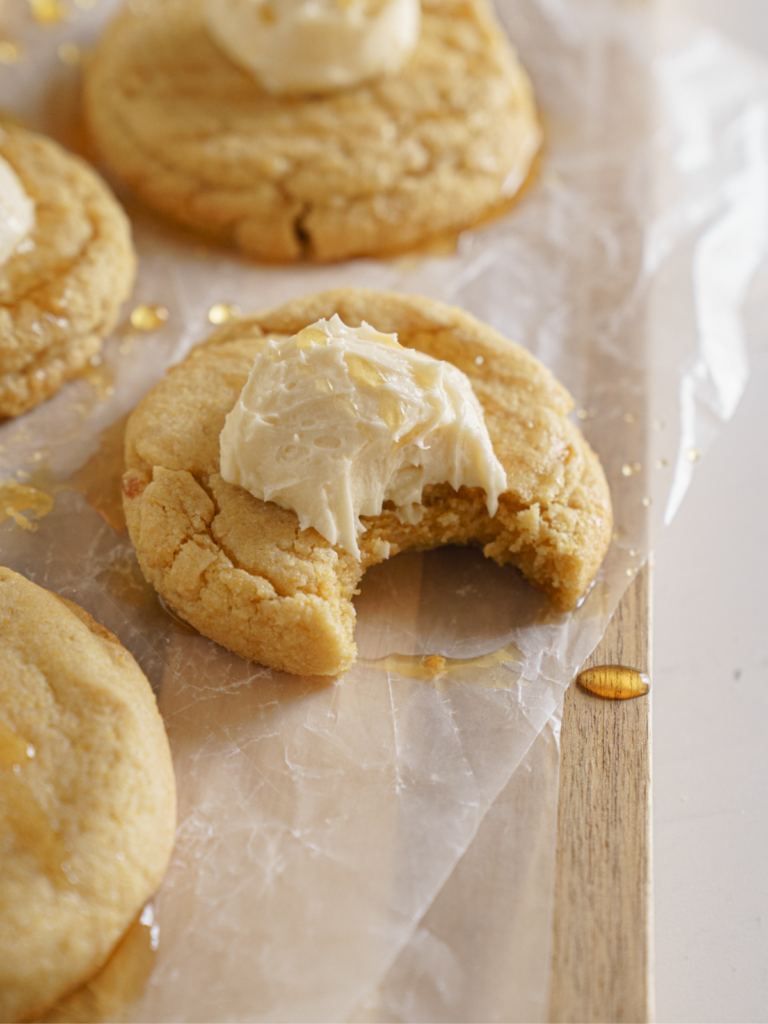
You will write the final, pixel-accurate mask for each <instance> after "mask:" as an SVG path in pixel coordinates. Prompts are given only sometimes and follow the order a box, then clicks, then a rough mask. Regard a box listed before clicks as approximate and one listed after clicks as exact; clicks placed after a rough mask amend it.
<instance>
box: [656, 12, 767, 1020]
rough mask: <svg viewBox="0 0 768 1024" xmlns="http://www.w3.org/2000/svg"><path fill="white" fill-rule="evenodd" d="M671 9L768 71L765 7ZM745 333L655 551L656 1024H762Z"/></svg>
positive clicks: (763, 903)
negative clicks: (742, 376) (736, 390)
mask: <svg viewBox="0 0 768 1024" xmlns="http://www.w3.org/2000/svg"><path fill="white" fill-rule="evenodd" d="M666 2H667V3H668V4H670V5H671V6H673V7H675V8H677V9H679V10H680V11H690V12H691V13H693V14H695V15H696V16H697V17H699V18H703V19H705V20H707V21H709V22H710V23H711V24H712V25H713V26H715V27H716V28H718V29H720V30H722V31H723V32H725V33H726V34H727V35H729V36H730V37H731V38H732V39H734V40H735V41H737V42H739V43H741V44H742V45H744V46H745V47H747V48H749V49H751V50H752V51H753V52H757V53H759V54H761V55H762V56H763V57H764V58H765V59H766V60H767V61H768V0H666ZM675 13H677V11H676V12H675ZM756 289H757V290H758V291H760V292H762V295H763V297H765V296H767V295H768V280H763V281H759V282H756ZM763 308H765V305H763ZM750 327H751V331H750V333H751V336H752V338H753V341H754V344H753V353H754V359H753V365H752V375H751V378H750V382H749V385H748V388H747V392H746V395H745V397H744V399H743V401H742V403H741V405H740V406H739V408H738V410H737V412H736V415H735V417H734V419H733V421H732V422H731V423H730V424H729V425H728V426H727V427H726V428H725V429H724V430H723V433H722V435H721V437H720V438H719V440H718V441H717V442H716V444H715V445H714V447H713V448H712V449H711V451H710V452H709V453H708V455H707V457H706V458H705V459H704V461H703V462H702V463H701V464H700V466H699V467H698V468H697V472H696V474H695V476H694V480H693V484H692V486H691V489H690V491H689V493H688V495H687V497H686V500H685V501H684V502H683V505H682V508H681V510H680V512H679V514H678V516H677V518H676V519H675V521H674V522H673V523H672V525H671V526H670V527H669V528H668V529H667V530H666V531H665V532H664V534H663V535H662V537H661V539H660V541H659V543H658V545H657V549H656V568H655V609H654V619H655V622H654V648H655V649H654V693H653V730H654V735H653V748H654V749H653V771H654V801H655V806H654V852H655V914H656V992H657V1000H656V1002H657V1019H658V1020H659V1021H660V1022H667V1021H734V1022H736V1021H739V1022H740V1021H766V1020H768V742H766V735H767V733H768V457H767V456H766V451H767V450H768V323H759V322H753V323H752V324H751V325H750Z"/></svg>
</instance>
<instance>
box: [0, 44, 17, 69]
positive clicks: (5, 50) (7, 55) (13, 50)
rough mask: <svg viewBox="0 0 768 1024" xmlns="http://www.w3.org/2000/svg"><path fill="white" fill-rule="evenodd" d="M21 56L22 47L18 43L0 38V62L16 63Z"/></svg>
mask: <svg viewBox="0 0 768 1024" xmlns="http://www.w3.org/2000/svg"><path fill="white" fill-rule="evenodd" d="M21 57H22V49H21V47H20V46H19V44H18V43H12V42H11V41H10V39H0V64H17V63H18V62H19V61H20V60H21Z"/></svg>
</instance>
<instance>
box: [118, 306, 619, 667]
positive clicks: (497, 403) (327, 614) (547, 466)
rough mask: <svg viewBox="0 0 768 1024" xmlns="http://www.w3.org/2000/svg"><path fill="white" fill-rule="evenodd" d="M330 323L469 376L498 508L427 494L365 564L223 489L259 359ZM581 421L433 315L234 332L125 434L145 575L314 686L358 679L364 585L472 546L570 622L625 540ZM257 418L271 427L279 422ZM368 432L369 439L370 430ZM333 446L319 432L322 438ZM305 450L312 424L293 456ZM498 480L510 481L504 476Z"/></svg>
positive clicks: (391, 311)
mask: <svg viewBox="0 0 768 1024" xmlns="http://www.w3.org/2000/svg"><path fill="white" fill-rule="evenodd" d="M334 314H338V316H339V317H340V318H341V320H342V321H343V322H344V324H347V325H349V326H351V327H359V326H360V325H361V324H362V323H363V322H366V323H368V324H370V325H371V326H372V327H373V328H375V330H376V331H380V332H389V333H393V334H396V335H397V339H398V342H399V343H400V344H401V345H402V346H405V347H406V348H410V349H415V350H418V352H419V353H423V354H425V355H427V356H432V357H434V358H435V359H437V360H443V361H446V362H447V363H450V364H452V366H454V367H457V368H458V369H459V370H461V371H463V373H464V374H465V375H466V377H467V378H468V380H469V382H470V384H471V389H472V391H473V393H474V396H475V397H476V399H477V402H478V403H479V407H481V408H482V411H483V414H484V419H485V425H486V427H487V431H488V435H489V437H490V440H491V442H492V446H493V452H494V453H495V456H496V458H497V459H498V461H499V463H500V465H501V467H502V469H503V473H504V474H505V476H506V484H505V486H504V487H503V491H502V493H500V494H498V498H497V503H496V505H495V507H494V504H493V502H489V500H488V499H489V495H488V494H487V493H486V491H485V490H484V489H483V487H481V486H476V485H470V486H464V485H460V486H458V487H454V486H452V485H451V484H450V483H448V482H431V483H426V484H425V485H424V486H423V490H422V495H421V508H420V510H419V515H417V516H404V515H402V514H400V512H401V510H398V509H397V508H395V507H394V504H393V502H391V501H386V502H385V504H384V506H383V508H382V511H381V512H380V513H379V514H378V515H370V514H362V515H361V516H360V521H361V525H362V528H363V529H362V533H360V534H359V535H358V537H357V544H358V552H359V557H358V556H356V555H355V554H354V553H353V552H352V551H350V550H348V549H346V548H345V547H344V546H343V545H342V544H341V543H339V542H338V540H337V543H332V542H331V540H329V539H328V536H331V534H328V531H327V530H324V533H325V534H326V536H324V535H323V533H321V532H320V530H323V529H324V528H323V526H322V525H321V520H320V519H318V520H317V521H318V528H317V529H316V528H314V527H312V526H309V527H306V528H303V529H302V523H301V522H300V518H299V514H297V512H296V511H295V510H292V509H291V508H289V507H287V503H286V501H285V493H287V492H285V491H284V492H283V493H282V494H281V495H276V494H273V496H274V497H275V500H274V501H272V500H264V498H263V497H257V496H256V495H255V494H254V493H253V488H252V489H251V490H248V489H246V487H245V486H241V485H240V484H239V483H232V482H227V480H225V479H224V476H223V475H222V457H221V442H220V435H221V433H222V430H223V428H224V425H225V421H226V420H227V417H228V415H229V414H230V413H231V412H232V410H233V409H234V408H235V406H236V405H237V403H238V401H239V399H240V396H241V393H242V392H243V388H244V386H245V384H246V382H247V381H248V378H249V374H250V372H251V369H252V367H254V363H255V360H257V358H259V357H260V356H262V355H264V356H265V357H266V358H272V356H271V354H270V353H271V352H272V351H273V348H274V346H272V347H271V346H270V342H271V341H272V342H280V340H281V339H287V338H288V337H290V336H291V335H295V334H297V332H301V331H302V330H303V329H305V328H307V327H308V326H309V325H312V324H314V323H315V322H316V321H319V320H320V319H321V318H326V319H330V318H331V317H333V316H334ZM310 372H311V371H310ZM382 373H383V374H384V375H385V376H386V374H387V371H386V370H384V371H382ZM365 376H368V377H369V380H368V383H367V384H366V383H365V381H364V382H363V385H362V386H363V387H370V388H371V389H373V390H374V391H375V390H376V388H377V383H378V382H377V381H376V379H375V378H373V377H371V376H370V375H369V373H368V372H366V373H365V374H364V377H365ZM309 379H310V380H317V381H318V383H319V384H320V385H321V386H323V390H324V389H325V387H324V381H325V383H330V384H331V385H332V390H331V394H330V397H331V398H332V397H333V391H334V390H335V388H336V385H335V383H334V381H333V380H326V378H325V377H323V375H321V374H316V375H315V377H314V378H312V377H310V378H309ZM285 386H286V388H287V387H288V385H287V384H286V385H285ZM379 390H381V392H382V394H383V393H384V391H385V390H386V389H384V388H381V389H379ZM572 404H573V403H572V400H571V398H570V396H569V395H568V393H567V392H566V391H565V389H564V388H563V387H562V386H561V385H560V384H559V383H558V382H557V381H556V380H555V379H554V377H553V376H552V374H551V373H550V372H549V371H548V370H547V369H546V368H545V367H544V366H543V365H542V364H541V363H540V362H538V360H536V359H535V358H534V357H533V356H531V355H530V353H528V352H527V351H526V350H525V349H523V348H522V347H520V346H519V345H516V344H514V343H513V342H511V341H508V340H507V339H506V338H504V337H503V336H502V335H500V334H499V333H498V332H497V331H495V330H493V329H492V328H491V327H489V326H488V325H486V324H483V323H481V322H480V321H479V320H477V319H475V318H474V317H472V316H469V315H468V314H466V313H464V312H462V311H461V310H459V309H456V308H454V307H451V306H446V305H444V304H442V303H439V302H435V301H432V300H429V299H424V298H419V297H416V296H406V295H397V294H392V293H384V292H374V291H369V290H366V289H355V288H342V289H336V290H332V291H328V292H321V293H319V294H317V295H310V296H307V297H305V298H302V299H297V300H294V301H293V302H290V303H288V304H287V305H285V306H281V307H280V308H278V309H272V310H268V311H266V312H264V313H261V314H256V315H254V316H249V317H245V318H243V319H241V320H236V321H233V322H232V323H230V324H228V325H227V326H225V327H224V328H223V329H221V330H220V331H218V332H217V333H216V334H214V335H213V337H212V338H210V339H209V340H208V341H207V342H206V343H204V344H203V345H200V346H198V347H197V348H196V349H194V350H193V352H192V353H191V354H190V356H189V357H188V358H187V359H186V360H185V361H184V362H183V363H181V364H180V365H179V366H177V367H175V368H173V369H172V370H170V371H169V373H168V375H167V376H166V377H165V378H164V379H163V380H161V381H160V382H159V383H158V384H157V385H156V386H155V387H154V388H153V389H152V391H150V392H149V394H148V395H146V396H145V398H144V399H143V400H142V401H141V402H140V403H139V405H138V406H137V408H136V410H135V411H134V412H133V414H132V416H131V418H130V420H129V423H128V429H127V433H126V465H127V471H126V473H125V475H124V477H123V500H124V507H125V512H126V519H127V523H128V529H129V531H130V535H131V539H132V541H133V544H134V547H135V548H136V551H137V554H138V557H139V562H140V565H141V568H142V571H143V572H144V575H145V576H146V578H147V579H148V580H149V581H150V582H151V583H152V584H153V585H154V586H155V587H156V589H157V590H158V592H159V593H160V594H161V595H162V597H163V599H164V600H165V601H166V602H167V603H168V604H169V605H170V606H171V607H172V608H173V609H174V610H175V611H176V612H177V613H178V614H179V615H180V616H181V617H182V618H184V619H185V620H186V621H188V622H190V623H191V624H192V625H193V626H195V627H196V628H197V629H199V630H200V631H201V632H202V633H204V634H205V635H207V636H209V637H212V638H213V639H214V640H217V641H218V642H219V643H221V644H223V645H224V646H225V647H227V648H229V649H230V650H232V651H235V652H236V653H237V654H240V655H243V656H244V657H247V658H251V659H252V660H254V661H258V662H261V663H263V664H266V665H270V666H272V667H274V668H277V669H283V670H285V671H288V672H296V673H300V674H309V675H331V676H333V675H338V674H339V673H341V672H343V671H345V670H346V669H347V668H349V667H350V665H351V664H352V663H353V661H354V658H355V651H356V648H355V645H354V624H355V613H354V609H353V606H352V598H353V595H354V593H355V591H356V589H357V587H358V585H359V583H360V579H361V577H362V575H363V573H364V571H365V570H366V569H367V568H368V567H370V566H371V565H374V564H376V563H377V562H381V561H383V560H384V559H386V558H388V557H391V556H393V555H395V554H397V553H398V552H400V551H404V550H407V549H409V548H417V549H428V548H434V547H438V546H442V545H447V544H460V545H466V544H472V545H475V546H477V547H479V548H481V549H482V551H483V553H484V554H485V555H486V556H487V557H489V558H492V559H493V560H494V561H496V562H498V563H499V564H502V565H503V564H506V563H511V564H513V565H516V566H518V567H519V568H520V569H521V570H522V572H523V574H524V575H525V576H526V578H527V579H528V580H530V582H531V583H532V584H533V585H534V586H536V587H538V588H540V589H541V590H543V591H545V593H547V594H548V595H549V597H550V599H551V601H552V603H553V605H554V607H555V608H557V609H560V610H562V611H567V610H569V609H572V608H574V607H575V605H576V604H577V602H578V601H579V599H580V598H581V596H582V595H583V594H584V593H585V592H586V590H587V588H588V587H589V584H590V582H591V580H592V579H593V578H594V575H595V573H596V572H597V569H598V567H599V566H600V563H601V561H602V559H603V557H604V555H605V553H606V550H607V548H608V545H609V543H610V538H611V528H612V512H611V501H610V494H609V491H608V486H607V483H606V480H605V476H604V474H603V470H602V468H601V466H600V463H599V461H598V458H597V456H596V455H595V453H594V452H593V451H592V449H591V448H590V447H589V445H588V444H587V442H586V440H585V439H584V437H583V436H582V434H581V433H580V431H579V430H578V428H577V427H576V426H575V425H574V424H573V423H572V422H571V421H570V420H569V419H568V418H567V414H568V412H569V410H570V409H571V408H572ZM303 407H304V406H303V405H302V408H303ZM385 412H386V410H385ZM259 416H260V418H261V420H262V422H268V419H269V414H266V415H262V414H261V413H259ZM309 418H312V417H311V416H310V417H309ZM275 422H276V423H277V424H278V426H279V419H276V420H275ZM374 426H375V425H374ZM311 429H312V428H311V427H310V426H308V427H307V430H311ZM361 429H362V430H364V431H368V430H369V429H372V428H371V425H370V424H369V423H368V422H367V421H366V422H364V423H362V426H361ZM330 433H332V431H330V429H326V428H325V427H324V428H323V436H324V435H325V434H330ZM338 434H339V431H336V432H335V436H336V435H338ZM307 437H309V435H307ZM304 440H306V438H305V439H302V437H301V424H299V427H298V428H297V439H294V441H295V446H296V447H297V448H300V446H301V445H302V444H303V443H304ZM320 440H321V441H322V440H323V437H322V436H321V437H320ZM395 440H396V444H399V443H400V441H399V440H398V439H395ZM327 443H330V442H327ZM290 455H291V453H290V452H288V451H287V450H286V451H285V452H283V454H282V455H280V453H279V452H278V453H277V454H276V455H275V458H281V457H288V456H290ZM302 472H303V470H302ZM227 475H228V476H230V479H232V477H231V474H230V473H229V472H228V473H227ZM328 478H329V479H330V475H329V476H328ZM446 479H447V477H446ZM489 479H490V480H493V481H495V480H497V479H498V477H497V476H496V475H495V471H494V474H493V475H492V476H490V477H489ZM246 483H247V482H246ZM249 486H250V485H249ZM270 486H271V485H270ZM492 486H495V485H492ZM278 502H279V503H278ZM340 536H341V535H340ZM348 547H349V545H347V548H348Z"/></svg>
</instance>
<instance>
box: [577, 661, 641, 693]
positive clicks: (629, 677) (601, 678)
mask: <svg viewBox="0 0 768 1024" xmlns="http://www.w3.org/2000/svg"><path fill="white" fill-rule="evenodd" d="M576 682H577V683H578V684H579V686H581V687H583V689H585V690H589V692H590V693H594V694H596V695H597V696H598V697H605V699H606V700H631V699H632V698H633V697H643V696H645V694H646V693H648V691H649V690H650V688H651V680H650V678H649V677H648V675H647V674H646V673H645V672H638V671H637V670H636V669H634V668H625V667H624V666H623V665H598V666H597V667H595V668H588V669H585V670H584V672H580V673H579V674H578V676H577V677H576Z"/></svg>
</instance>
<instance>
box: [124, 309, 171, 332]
mask: <svg viewBox="0 0 768 1024" xmlns="http://www.w3.org/2000/svg"><path fill="white" fill-rule="evenodd" d="M168 315H169V314H168V310H167V309H166V308H165V306H137V307H136V308H135V309H134V310H133V312H132V313H131V326H132V327H135V328H136V330H137V331H156V330H157V329H158V328H159V327H162V326H163V324H164V323H166V321H167V320H168Z"/></svg>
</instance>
